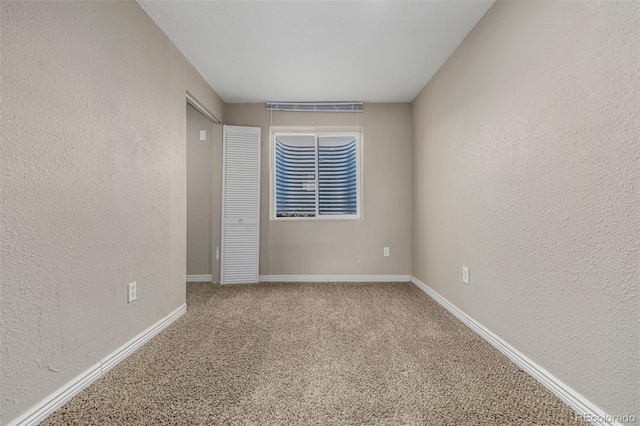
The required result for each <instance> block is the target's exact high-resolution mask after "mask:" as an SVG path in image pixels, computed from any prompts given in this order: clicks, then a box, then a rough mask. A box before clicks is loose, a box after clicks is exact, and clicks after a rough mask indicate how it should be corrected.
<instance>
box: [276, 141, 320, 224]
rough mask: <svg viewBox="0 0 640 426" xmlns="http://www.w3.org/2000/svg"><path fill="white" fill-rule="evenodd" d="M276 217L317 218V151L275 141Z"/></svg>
mask: <svg viewBox="0 0 640 426" xmlns="http://www.w3.org/2000/svg"><path fill="white" fill-rule="evenodd" d="M275 148H276V149H275V155H276V158H275V170H276V216H277V217H313V216H315V215H316V190H315V185H316V147H315V143H314V144H313V145H307V146H299V145H294V144H285V143H284V142H282V141H280V140H279V139H278V138H277V137H276V143H275Z"/></svg>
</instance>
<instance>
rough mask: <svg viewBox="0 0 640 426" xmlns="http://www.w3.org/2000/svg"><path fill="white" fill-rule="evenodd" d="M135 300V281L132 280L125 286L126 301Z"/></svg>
mask: <svg viewBox="0 0 640 426" xmlns="http://www.w3.org/2000/svg"><path fill="white" fill-rule="evenodd" d="M134 300H136V282H135V281H134V282H132V283H131V284H129V285H128V286H127V303H131V302H133V301H134Z"/></svg>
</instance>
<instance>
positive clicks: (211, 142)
mask: <svg viewBox="0 0 640 426" xmlns="http://www.w3.org/2000/svg"><path fill="white" fill-rule="evenodd" d="M200 130H206V132H207V140H205V141H201V140H200ZM221 191H222V126H220V125H215V124H213V123H212V122H211V121H209V120H208V119H207V118H205V117H204V116H203V115H202V114H200V113H199V112H198V111H197V110H196V109H195V108H193V107H192V106H191V105H187V275H212V279H213V281H214V282H219V281H220V279H219V277H220V262H219V260H218V259H216V248H217V247H220V213H221V211H220V209H221V203H222V199H221Z"/></svg>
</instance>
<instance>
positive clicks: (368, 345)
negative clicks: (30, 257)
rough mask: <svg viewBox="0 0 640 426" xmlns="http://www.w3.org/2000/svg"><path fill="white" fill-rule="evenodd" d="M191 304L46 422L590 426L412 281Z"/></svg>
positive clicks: (204, 296) (192, 298)
mask: <svg viewBox="0 0 640 426" xmlns="http://www.w3.org/2000/svg"><path fill="white" fill-rule="evenodd" d="M187 305H188V310H187V313H186V314H185V315H184V316H183V317H182V318H180V319H179V320H178V321H176V322H175V323H174V324H172V325H171V326H170V327H168V328H167V329H166V330H164V331H163V332H162V333H160V334H158V335H157V336H156V337H155V338H153V339H152V340H151V341H149V342H148V343H147V344H145V345H144V346H143V347H142V348H140V349H139V350H138V351H137V352H135V353H134V354H132V355H131V356H130V357H129V358H127V359H126V360H125V361H123V362H122V363H121V364H119V365H118V366H116V367H115V368H114V369H113V370H111V371H110V372H109V373H108V374H106V375H105V376H104V377H103V378H101V379H99V380H98V381H96V382H95V383H94V384H93V385H91V386H90V387H88V388H87V389H85V390H84V391H82V392H81V393H80V394H78V395H77V396H75V397H74V398H73V399H72V400H71V401H69V402H68V403H67V404H66V405H64V406H63V407H61V408H60V409H59V410H57V411H56V412H55V413H53V414H52V415H51V416H50V417H49V418H48V419H46V420H45V421H44V422H43V423H42V424H43V425H51V426H52V425H165V424H166V425H227V424H228V425H231V424H233V425H365V424H367V425H368V424H376V425H456V426H457V425H579V424H583V423H581V422H576V421H575V420H574V414H573V412H572V410H571V409H570V408H569V407H568V406H566V405H565V404H564V403H563V402H561V401H560V400H559V399H558V398H556V397H555V396H554V395H553V394H552V393H550V392H549V391H547V390H546V389H545V388H544V387H543V386H542V385H540V384H539V383H537V382H536V381H535V380H534V379H533V378H531V377H530V376H529V375H527V374H526V373H524V372H523V371H521V370H520V369H519V368H518V367H517V366H516V365H515V364H513V363H512V362H510V361H509V360H508V359H507V358H506V357H505V356H503V355H502V354H501V353H500V352H498V351H497V350H496V349H494V348H493V347H491V346H490V345H489V344H488V343H486V342H485V341H484V340H482V339H481V338H480V337H479V336H477V335H476V334H475V333H473V332H472V331H471V330H469V329H468V328H467V327H466V326H465V325H463V324H462V323H461V322H460V321H458V320H457V319H456V318H455V317H453V316H452V315H450V314H449V313H448V312H447V311H446V310H445V309H443V308H442V307H441V306H439V305H438V304H437V303H436V302H434V301H433V300H432V299H431V298H429V297H428V296H427V295H425V294H424V293H422V292H421V291H420V290H419V289H418V288H416V287H415V286H413V285H412V284H410V283H315V284H309V283H305V284H297V283H294V284H291V283H269V284H260V285H239V286H219V285H212V284H205V283H189V284H187Z"/></svg>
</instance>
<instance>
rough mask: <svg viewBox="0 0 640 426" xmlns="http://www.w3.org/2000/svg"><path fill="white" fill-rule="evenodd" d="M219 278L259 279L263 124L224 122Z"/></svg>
mask: <svg viewBox="0 0 640 426" xmlns="http://www.w3.org/2000/svg"><path fill="white" fill-rule="evenodd" d="M223 159H224V160H223V162H224V166H223V174H222V258H221V268H220V282H221V283H222V284H240V283H255V282H258V254H259V236H260V228H259V225H260V128H259V127H239V126H224V130H223Z"/></svg>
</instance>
